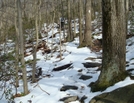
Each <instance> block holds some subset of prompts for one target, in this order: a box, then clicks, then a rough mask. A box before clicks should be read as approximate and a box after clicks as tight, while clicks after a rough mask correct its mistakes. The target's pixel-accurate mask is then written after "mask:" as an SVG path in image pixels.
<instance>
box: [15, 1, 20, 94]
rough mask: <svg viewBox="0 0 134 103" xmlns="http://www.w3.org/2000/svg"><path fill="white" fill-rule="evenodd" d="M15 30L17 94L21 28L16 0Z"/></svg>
mask: <svg viewBox="0 0 134 103" xmlns="http://www.w3.org/2000/svg"><path fill="white" fill-rule="evenodd" d="M15 30H16V40H15V60H16V63H15V66H16V67H15V68H16V70H15V72H16V81H15V82H16V84H15V85H16V94H17V87H18V86H19V79H18V70H19V30H18V26H17V5H16V0H15Z"/></svg>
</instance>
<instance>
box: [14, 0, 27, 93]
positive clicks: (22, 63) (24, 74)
mask: <svg viewBox="0 0 134 103" xmlns="http://www.w3.org/2000/svg"><path fill="white" fill-rule="evenodd" d="M16 3H17V15H18V31H19V40H20V57H21V68H22V73H23V89H24V94H28V85H27V72H26V66H25V60H24V40H23V29H22V9H21V2H20V0H17V2H16Z"/></svg>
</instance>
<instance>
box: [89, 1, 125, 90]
mask: <svg viewBox="0 0 134 103" xmlns="http://www.w3.org/2000/svg"><path fill="white" fill-rule="evenodd" d="M124 2H125V1H124V0H102V5H103V7H102V11H103V12H102V14H103V18H102V19H103V25H102V28H103V31H102V32H103V58H102V59H103V60H102V68H101V73H100V76H99V78H98V80H97V81H96V82H95V83H94V84H93V85H91V91H98V90H105V89H106V88H107V87H109V86H111V85H114V84H115V83H117V82H119V81H121V80H124V78H125V77H126V76H127V73H126V71H125V67H126V66H125V65H126V22H125V21H126V20H125V19H126V17H125V16H126V15H125V5H124Z"/></svg>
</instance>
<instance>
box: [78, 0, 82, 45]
mask: <svg viewBox="0 0 134 103" xmlns="http://www.w3.org/2000/svg"><path fill="white" fill-rule="evenodd" d="M81 3H82V1H81V0H79V3H78V5H79V47H82V41H83V36H82V21H81V19H82V4H81Z"/></svg>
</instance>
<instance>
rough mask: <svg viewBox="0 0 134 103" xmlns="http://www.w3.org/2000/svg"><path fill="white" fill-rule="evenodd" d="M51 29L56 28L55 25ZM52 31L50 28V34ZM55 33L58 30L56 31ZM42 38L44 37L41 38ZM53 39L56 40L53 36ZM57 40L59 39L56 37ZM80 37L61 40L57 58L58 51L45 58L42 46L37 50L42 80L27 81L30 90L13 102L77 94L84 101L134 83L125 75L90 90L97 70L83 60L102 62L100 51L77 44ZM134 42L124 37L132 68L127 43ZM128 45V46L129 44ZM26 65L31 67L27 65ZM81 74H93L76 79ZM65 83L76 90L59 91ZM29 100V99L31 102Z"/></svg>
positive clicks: (43, 102)
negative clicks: (93, 90) (122, 79)
mask: <svg viewBox="0 0 134 103" xmlns="http://www.w3.org/2000/svg"><path fill="white" fill-rule="evenodd" d="M53 32H57V30H56V29H55V30H54V31H53ZM51 33H52V31H50V32H49V35H51ZM57 35H58V34H57ZM99 38H100V37H99ZM44 39H45V38H44ZM54 40H57V39H56V38H55V39H54ZM58 40H59V39H58ZM78 40H79V39H78V38H75V40H74V41H73V42H67V43H64V45H63V46H62V50H63V51H62V55H63V56H62V58H63V59H62V60H60V58H57V56H58V55H59V52H55V53H53V57H50V55H51V54H48V55H47V56H48V59H47V60H46V54H44V55H43V54H42V53H41V50H39V51H38V52H37V58H38V59H39V60H38V61H37V67H41V68H42V70H43V74H42V76H41V78H42V79H41V80H39V81H38V82H37V83H30V82H28V88H29V94H28V95H26V96H23V97H17V98H15V103H63V102H61V101H59V100H60V99H61V98H63V97H67V96H78V97H79V98H82V97H83V96H86V97H87V99H85V103H89V101H90V100H91V99H92V98H93V97H94V96H96V95H98V94H101V93H104V92H109V91H112V90H114V89H116V88H119V87H123V86H126V85H128V84H132V83H134V80H131V79H130V78H129V77H127V78H126V79H125V80H124V81H120V82H118V83H116V84H115V85H114V86H111V87H109V88H107V89H106V90H105V91H103V92H94V93H92V92H91V91H90V87H89V86H88V85H89V84H90V83H91V82H94V81H96V80H97V79H98V76H99V74H100V71H96V70H97V69H98V67H93V68H85V67H84V66H83V64H82V63H85V62H96V63H101V59H99V58H98V56H100V54H101V53H94V52H92V51H91V50H90V49H89V48H87V47H83V48H77V47H78V44H79V41H78ZM48 42H51V39H50V38H49V39H48ZM133 42H134V37H132V38H130V39H128V40H127V46H126V48H127V53H126V54H127V58H126V60H127V61H129V66H128V67H126V69H132V68H134V60H133V58H134V45H129V44H131V43H133ZM128 45H129V46H128ZM88 57H90V58H93V59H86V58H88ZM25 60H26V61H28V60H32V55H30V56H27V57H26V58H25ZM68 63H72V65H71V67H69V68H67V69H64V70H61V71H53V68H56V67H59V66H62V65H65V64H68ZM27 69H31V68H30V67H27ZM81 75H87V76H92V78H91V79H87V80H82V79H79V78H80V77H81ZM64 85H73V86H77V87H78V89H77V90H72V89H70V90H67V91H60V89H61V87H62V86H64ZM18 91H19V92H23V86H22V82H21V81H20V87H19V88H18ZM30 101H31V102H30ZM0 103H7V102H6V101H5V99H4V98H3V99H2V100H0ZM70 103H80V102H79V101H74V102H70Z"/></svg>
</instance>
